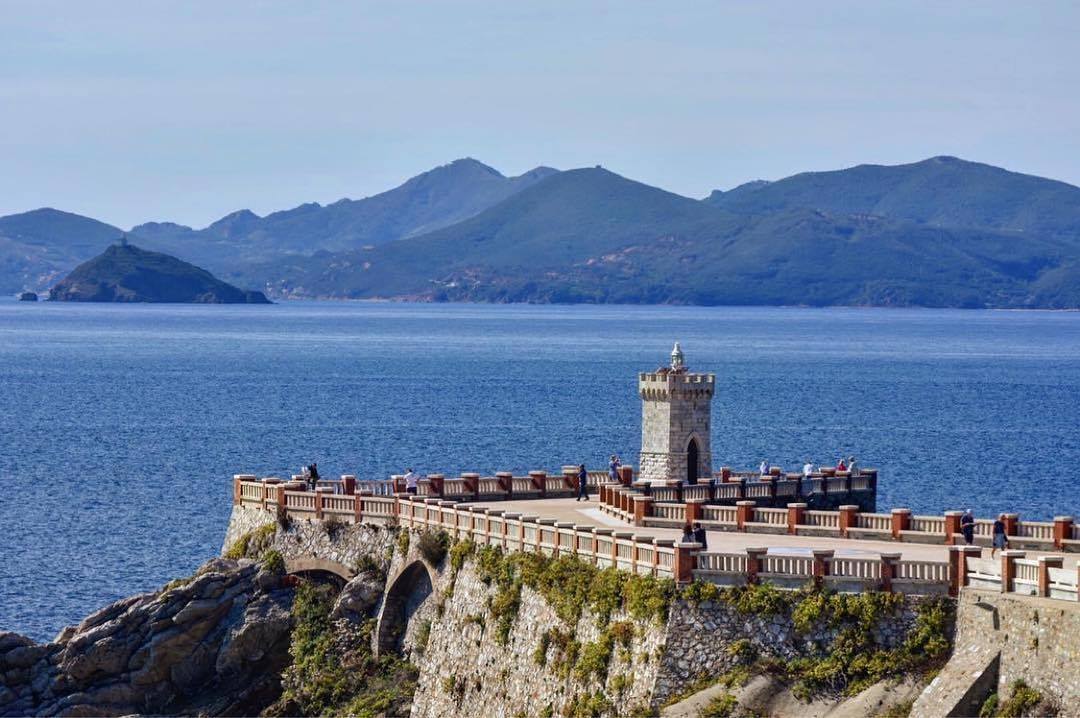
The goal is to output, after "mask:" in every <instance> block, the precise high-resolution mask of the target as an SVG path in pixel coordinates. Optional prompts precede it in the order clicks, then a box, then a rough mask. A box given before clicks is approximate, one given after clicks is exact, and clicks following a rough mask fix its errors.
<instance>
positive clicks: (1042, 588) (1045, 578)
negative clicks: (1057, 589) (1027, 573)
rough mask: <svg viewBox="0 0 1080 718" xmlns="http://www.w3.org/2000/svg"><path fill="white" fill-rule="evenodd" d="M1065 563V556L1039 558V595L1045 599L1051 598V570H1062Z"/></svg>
mask: <svg viewBox="0 0 1080 718" xmlns="http://www.w3.org/2000/svg"><path fill="white" fill-rule="evenodd" d="M1064 563H1065V557H1064V556H1039V595H1040V596H1043V597H1044V598H1048V597H1049V596H1050V569H1052V568H1061V567H1062V565H1063V564H1064Z"/></svg>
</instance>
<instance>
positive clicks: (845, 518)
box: [839, 504, 859, 538]
mask: <svg viewBox="0 0 1080 718" xmlns="http://www.w3.org/2000/svg"><path fill="white" fill-rule="evenodd" d="M858 513H859V507H858V506H855V505H854V504H844V505H843V506H841V507H840V516H839V519H840V538H847V537H848V530H849V529H853V528H858V526H859V517H858Z"/></svg>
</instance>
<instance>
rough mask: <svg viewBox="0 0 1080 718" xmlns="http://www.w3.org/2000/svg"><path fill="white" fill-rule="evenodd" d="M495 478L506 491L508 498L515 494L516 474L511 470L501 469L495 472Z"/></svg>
mask: <svg viewBox="0 0 1080 718" xmlns="http://www.w3.org/2000/svg"><path fill="white" fill-rule="evenodd" d="M495 478H496V479H497V480H498V482H499V486H501V487H502V490H503V491H504V492H505V493H506V498H508V499H509V498H510V497H512V496H513V495H514V475H513V474H512V473H511V472H509V471H499V472H497V473H496V474H495Z"/></svg>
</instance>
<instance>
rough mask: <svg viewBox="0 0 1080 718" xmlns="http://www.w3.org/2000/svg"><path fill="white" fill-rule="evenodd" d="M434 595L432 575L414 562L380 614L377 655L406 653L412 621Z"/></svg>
mask: <svg viewBox="0 0 1080 718" xmlns="http://www.w3.org/2000/svg"><path fill="white" fill-rule="evenodd" d="M431 593H432V585H431V574H430V573H429V572H428V568H427V566H425V565H424V563H423V561H413V562H412V563H411V564H409V565H408V566H406V567H405V568H404V569H403V570H402V571H401V573H400V574H398V577H397V578H396V579H394V582H393V584H391V586H390V587H389V589H387V591H386V595H385V597H384V598H383V606H382V610H381V611H380V612H379V622H378V626H377V627H376V641H375V652H376V654H377V655H384V654H386V653H402V652H403V648H404V643H405V634H406V631H407V629H408V627H409V621H411V620H412V618H413V616H414V615H415V614H416V612H417V610H419V609H420V607H421V605H423V603H424V601H426V600H427V599H428V597H429V596H430V595H431Z"/></svg>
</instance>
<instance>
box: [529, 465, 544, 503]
mask: <svg viewBox="0 0 1080 718" xmlns="http://www.w3.org/2000/svg"><path fill="white" fill-rule="evenodd" d="M529 478H530V479H532V483H533V486H534V487H536V488H537V489H539V491H540V498H545V497H546V496H547V472H546V471H530V472H529Z"/></svg>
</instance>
